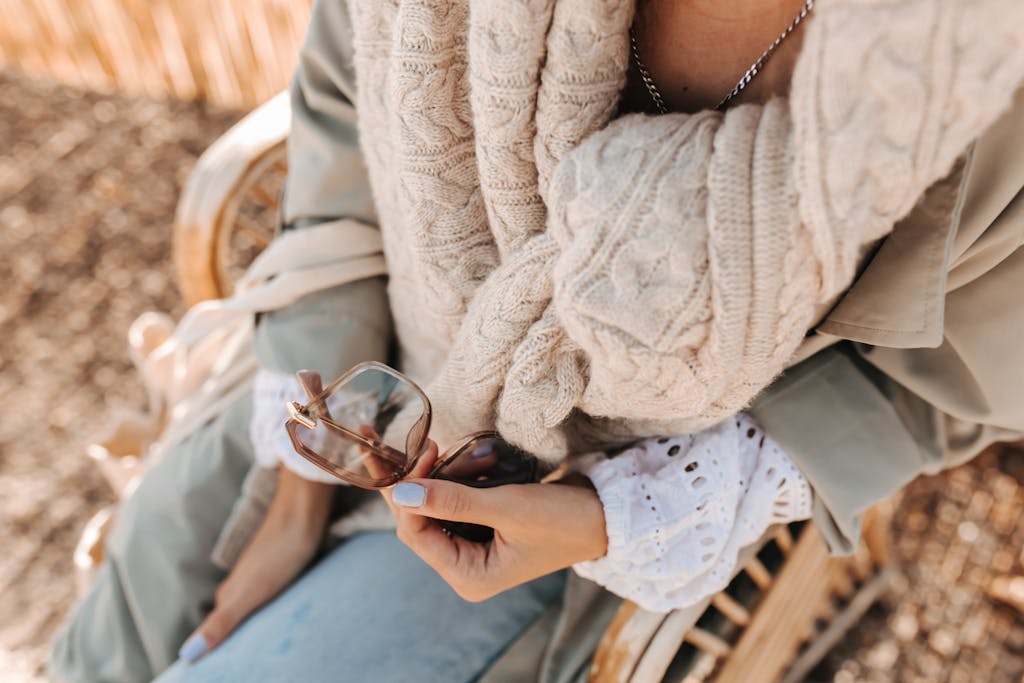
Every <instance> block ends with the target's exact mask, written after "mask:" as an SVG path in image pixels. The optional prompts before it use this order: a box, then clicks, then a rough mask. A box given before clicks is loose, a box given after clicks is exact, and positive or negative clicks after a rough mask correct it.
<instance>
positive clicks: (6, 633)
mask: <svg viewBox="0 0 1024 683" xmlns="http://www.w3.org/2000/svg"><path fill="white" fill-rule="evenodd" d="M237 116H238V114H237V113H234V112H225V111H214V110H210V109H208V108H204V107H202V106H201V105H193V104H182V103H176V102H157V101H151V100H146V99H137V98H133V99H129V98H123V97H117V96H107V95H97V94H91V93H82V92H78V91H75V90H72V89H68V88H63V87H58V86H53V85H50V84H46V83H41V82H38V81H29V80H26V79H24V78H22V77H19V76H16V75H13V74H0V141H3V143H4V144H3V147H2V148H0V246H2V247H3V248H2V249H0V282H2V283H3V287H2V288H0V368H2V372H0V397H2V404H3V406H4V411H3V417H2V421H0V539H3V541H2V542H3V546H2V552H0V681H4V682H5V683H7V682H10V683H20V682H27V681H35V680H40V679H41V676H42V666H43V661H44V657H45V650H46V643H47V641H48V639H49V637H50V635H51V634H52V632H53V630H54V628H56V626H57V625H58V623H59V622H60V619H61V618H62V616H63V615H64V613H65V612H66V610H67V609H68V607H69V605H70V604H71V602H72V600H73V598H74V581H73V580H72V575H71V553H72V550H73V548H74V545H75V542H76V540H77V538H78V535H79V533H80V532H81V529H82V527H83V525H84V524H85V523H86V521H87V520H88V519H89V518H90V516H92V515H93V514H94V513H95V512H96V511H97V510H98V509H100V508H101V507H103V506H104V505H107V504H110V503H111V502H113V499H112V496H111V494H110V492H109V490H108V489H107V488H106V485H105V483H104V482H103V480H102V479H101V478H100V476H99V474H98V472H97V471H96V470H95V468H94V467H93V466H92V464H91V462H90V461H89V460H88V459H87V458H86V457H85V456H84V445H85V444H86V443H88V437H89V435H90V434H92V433H94V432H95V431H96V430H97V428H98V427H99V426H100V425H101V424H102V423H103V421H104V418H105V416H106V415H108V414H109V411H110V408H111V407H114V406H118V405H121V406H125V405H141V402H142V401H143V400H144V396H143V393H142V389H141V386H140V385H139V384H138V382H137V380H136V379H135V377H134V375H133V372H132V367H131V363H130V361H129V359H128V355H127V350H126V344H125V342H124V338H125V334H126V332H127V330H128V326H129V324H130V323H131V321H132V320H133V319H134V318H135V317H136V316H137V315H138V314H140V313H142V312H143V311H147V310H164V311H170V312H171V313H173V314H176V315H180V313H181V312H182V310H181V302H180V297H179V296H178V293H177V292H176V290H175V288H174V284H173V276H172V272H171V267H170V258H169V246H170V226H171V219H172V215H173V212H174V206H175V200H176V197H177V194H178V191H179V190H180V188H181V186H182V183H183V182H184V180H185V178H186V177H187V174H188V172H189V170H190V168H191V167H192V165H193V163H194V162H195V159H196V158H197V156H198V155H199V154H200V153H201V152H202V150H203V149H204V148H205V147H206V146H207V145H208V144H209V143H210V142H211V141H212V140H213V139H215V138H216V136H217V135H218V134H219V133H220V132H222V131H223V130H225V129H226V128H227V127H228V126H229V125H230V124H231V123H232V122H233V121H234V120H235V119H236V118H237ZM1022 460H1024V459H1022V458H1021V453H1020V452H1015V451H1011V450H1009V449H1004V450H1001V451H998V452H992V453H989V454H986V455H985V456H983V457H982V458H979V459H977V460H976V461H975V462H973V463H971V464H970V465H969V466H967V467H963V468H960V469H958V470H956V471H954V472H951V473H947V474H944V475H942V476H938V477H930V478H924V479H921V480H919V481H918V482H916V483H915V484H914V485H912V486H911V487H910V488H909V489H908V491H907V494H906V496H905V497H904V499H903V502H902V504H901V505H900V508H899V511H898V513H897V516H896V526H897V533H896V540H895V547H896V554H897V556H898V557H899V558H900V560H901V562H902V563H903V572H902V573H901V577H900V579H899V580H898V581H897V583H896V585H895V587H894V589H893V590H892V591H890V592H889V593H888V594H887V595H886V596H885V598H884V600H883V601H882V602H881V603H880V604H878V605H877V606H876V607H875V608H873V609H872V610H871V611H870V612H869V613H868V615H867V616H866V618H865V619H864V620H863V621H862V622H861V623H860V624H859V625H858V627H857V629H856V630H855V631H853V632H851V633H850V634H849V635H848V636H847V638H846V639H845V640H844V641H843V642H842V643H841V644H840V645H839V646H838V647H837V648H836V649H835V650H834V651H833V652H832V654H831V655H830V656H829V657H828V658H827V659H826V661H825V662H824V663H823V664H822V665H821V666H819V667H818V669H817V670H816V671H815V672H814V673H813V675H812V680H813V681H821V682H825V681H834V682H835V683H852V682H854V681H872V682H874V681H897V682H901V683H902V682H906V683H918V682H922V683H924V682H927V683H937V682H938V681H953V682H961V681H963V682H969V683H975V682H986V683H987V682H992V683H1003V682H1006V683H1017V681H1020V680H1021V676H1022V674H1024V619H1022V618H1021V616H1020V615H1019V614H1018V613H1017V612H1015V611H1014V610H1013V609H1012V608H1010V607H1008V606H1005V605H1000V604H997V603H995V602H994V601H992V600H991V599H989V598H988V597H986V596H985V594H984V591H983V587H984V586H985V585H986V583H987V581H988V580H989V578H990V577H991V576H992V575H994V574H999V573H1005V572H1017V573H1020V572H1021V571H1022V568H1021V559H1020V557H1019V555H1018V553H1020V550H1021V548H1022V546H1024V524H1021V521H1022V519H1021V510H1022V509H1024V465H1022Z"/></svg>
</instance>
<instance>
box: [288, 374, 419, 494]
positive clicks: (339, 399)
mask: <svg viewBox="0 0 1024 683" xmlns="http://www.w3.org/2000/svg"><path fill="white" fill-rule="evenodd" d="M307 407H308V409H309V416H310V417H311V418H313V419H314V420H315V422H316V424H315V426H314V427H313V428H308V427H306V426H304V425H302V424H301V423H298V424H296V428H295V435H296V436H297V438H298V439H299V441H300V442H301V443H302V445H303V446H305V447H306V448H307V449H309V450H310V451H312V452H314V453H316V454H317V455H318V456H319V457H320V458H322V459H323V460H326V461H327V462H328V463H329V464H330V465H332V466H333V467H335V468H338V469H341V470H344V471H345V472H346V473H348V474H350V475H355V476H356V477H359V478H361V479H365V480H368V481H369V482H387V483H390V482H391V481H393V480H395V479H396V478H398V477H401V476H402V475H404V474H405V473H406V471H407V469H408V467H407V465H408V461H409V457H408V455H407V453H409V451H408V450H407V448H408V447H409V446H412V447H414V448H421V447H422V444H419V443H417V441H416V439H415V438H410V437H414V436H415V435H414V434H411V432H412V431H414V430H415V431H417V432H423V431H425V428H424V427H420V426H418V425H421V424H422V423H424V422H429V420H426V419H425V414H426V411H427V406H426V403H425V401H424V399H423V397H422V395H421V394H420V393H419V392H418V391H417V390H416V388H415V387H414V386H413V385H412V384H410V383H409V382H407V381H405V380H403V379H401V378H400V377H396V376H395V375H393V374H391V373H389V372H387V371H385V370H383V369H379V368H378V367H376V366H367V367H364V368H361V369H359V370H357V371H356V372H354V373H353V374H352V375H350V376H348V377H346V378H344V379H343V380H340V381H339V382H336V383H335V384H333V385H331V386H329V387H327V390H326V392H325V395H324V396H322V397H321V398H320V399H319V400H317V401H315V402H312V403H310V404H309V405H308V406H307ZM400 414H401V421H402V422H403V423H406V422H407V423H408V426H407V427H403V426H401V425H399V424H397V423H396V422H395V419H396V417H398V416H399V415H400ZM360 437H362V438H360Z"/></svg>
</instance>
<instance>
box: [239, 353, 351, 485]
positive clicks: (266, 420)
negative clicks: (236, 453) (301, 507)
mask: <svg viewBox="0 0 1024 683" xmlns="http://www.w3.org/2000/svg"><path fill="white" fill-rule="evenodd" d="M306 398H307V396H306V392H305V391H303V390H302V387H301V386H300V385H299V381H298V380H297V379H295V377H294V376H292V375H286V374H282V373H277V372H271V371H270V370H264V369H260V370H259V371H257V373H256V378H255V380H254V382H253V392H252V419H251V420H250V421H249V438H250V440H251V441H252V447H253V453H254V455H255V458H256V463H257V464H258V465H260V466H261V467H277V465H278V464H281V465H284V466H285V467H287V468H288V469H289V470H291V471H292V472H294V473H295V474H297V475H299V476H300V477H302V478H303V479H308V480H310V481H318V482H320V483H322V484H343V483H344V482H343V481H342V480H341V479H338V478H337V477H335V476H332V475H330V474H328V473H327V472H324V471H323V470H321V469H320V468H318V467H317V466H316V465H314V464H313V463H311V462H309V461H308V460H306V459H305V458H303V457H302V456H301V455H299V454H298V453H296V452H295V448H294V447H293V446H292V440H291V439H290V438H289V437H288V432H287V431H285V428H284V423H285V422H286V421H287V420H288V409H287V408H286V407H285V406H286V405H287V404H288V402H289V401H298V402H299V403H305V401H306Z"/></svg>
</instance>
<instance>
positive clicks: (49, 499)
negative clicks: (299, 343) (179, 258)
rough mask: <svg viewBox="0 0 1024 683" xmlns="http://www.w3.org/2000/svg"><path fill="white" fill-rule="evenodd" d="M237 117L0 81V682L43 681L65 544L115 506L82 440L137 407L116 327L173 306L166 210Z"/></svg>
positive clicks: (66, 593) (68, 590)
mask: <svg viewBox="0 0 1024 683" xmlns="http://www.w3.org/2000/svg"><path fill="white" fill-rule="evenodd" d="M237 118H238V115H237V114H236V113H232V112H224V111H210V110H208V109H204V108H203V107H201V106H197V105H191V104H182V103H177V102H157V101H151V100H144V99H128V98H123V97H116V96H107V95H96V94H91V93H82V92H78V91H75V90H72V89H68V88H63V87H57V86H53V85H49V84H46V83H41V82H38V81H28V80H26V79H24V78H21V77H18V76H14V75H12V74H0V141H2V142H3V146H2V148H0V246H2V249H0V283H2V287H0V364H2V365H0V367H2V371H0V397H2V404H3V406H4V410H3V415H2V417H0V539H3V546H2V552H0V681H4V682H5V683H8V682H9V683H14V682H15V681H20V680H31V679H32V677H33V676H36V675H38V674H39V673H40V672H41V663H42V662H43V658H44V652H45V647H46V643H47V641H48V640H49V637H50V634H51V633H52V632H53V630H54V628H55V627H56V626H57V624H58V623H59V621H60V619H61V618H62V616H63V614H64V613H65V611H66V610H67V608H68V606H69V604H70V603H71V601H72V599H73V597H74V582H73V580H72V575H71V552H72V550H73V548H74V545H75V542H76V541H77V538H78V535H79V534H80V532H81V530H82V527H83V525H84V524H85V522H86V521H87V520H88V519H89V517H91V516H92V515H93V513H95V512H96V511H97V510H98V509H99V508H101V507H102V506H104V505H107V504H109V503H111V502H112V501H113V499H112V496H111V494H110V491H109V489H108V488H107V486H106V484H105V483H104V481H103V480H102V479H101V478H100V476H99V473H98V472H97V471H96V469H95V468H94V466H93V465H92V463H91V461H90V460H89V459H87V458H86V457H85V455H84V451H85V448H84V447H85V444H86V443H88V437H89V435H91V434H93V433H94V432H96V431H97V429H98V427H100V426H101V425H102V424H103V423H104V420H105V418H106V416H107V415H108V413H109V408H110V407H111V406H118V405H121V406H128V405H143V403H142V402H143V401H144V400H145V397H144V394H143V392H142V388H141V385H140V384H139V383H138V381H137V380H136V378H135V376H134V373H133V370H132V366H131V362H130V360H129V359H128V354H127V346H126V343H125V336H126V334H127V331H128V326H129V325H130V324H131V322H132V320H134V318H135V317H136V316H138V315H139V314H140V313H142V312H144V311H147V310H165V311H170V312H172V313H174V314H180V313H181V312H182V310H181V303H180V297H179V296H178V292H177V291H176V289H175V287H174V282H173V279H172V277H173V276H172V272H171V267H170V258H169V246H170V229H171V221H172V217H173V215H174V207H175V202H176V199H177V196H178V193H179V190H180V188H181V186H182V184H183V182H184V180H185V179H186V177H187V175H188V172H189V170H190V169H191V167H192V165H193V164H194V162H195V160H196V158H197V157H198V155H199V154H200V153H201V152H202V151H203V149H205V148H206V146H207V145H209V143H210V142H211V141H213V140H214V139H215V138H216V137H217V135H218V134H219V133H220V132H221V131H223V130H225V129H226V128H227V127H228V126H229V125H230V124H231V123H233V122H234V121H235V120H236V119H237Z"/></svg>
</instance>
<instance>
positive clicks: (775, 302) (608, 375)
mask: <svg viewBox="0 0 1024 683" xmlns="http://www.w3.org/2000/svg"><path fill="white" fill-rule="evenodd" d="M470 4H472V10H470ZM350 8H351V12H352V18H353V25H354V29H355V68H356V74H357V78H358V80H359V82H360V84H361V87H360V88H359V100H358V103H357V108H358V110H359V113H360V126H361V134H362V145H363V148H364V151H365V157H366V161H367V165H368V168H369V170H370V178H371V184H372V186H373V188H374V192H375V198H376V204H377V207H378V209H379V213H380V220H381V229H382V231H383V234H384V240H385V252H386V257H387V260H388V270H389V272H390V274H391V284H390V294H391V301H392V308H393V312H394V315H395V318H396V324H397V327H398V332H399V337H400V341H401V344H402V351H403V355H404V362H405V366H404V367H405V368H406V369H407V370H408V371H410V372H411V373H412V374H413V375H414V376H417V377H418V378H420V379H421V380H433V381H432V383H431V384H430V386H429V389H428V393H429V394H430V395H431V398H432V400H433V403H434V405H435V407H436V408H437V410H438V416H437V423H438V425H437V426H438V428H439V430H440V432H439V435H440V436H441V437H442V441H443V440H444V437H445V436H449V437H450V436H454V435H457V434H459V433H466V432H468V431H471V430H473V429H476V428H481V427H488V426H493V425H494V424H497V426H498V428H499V429H500V430H501V431H502V432H503V434H505V435H506V436H507V437H508V438H510V439H511V440H513V441H515V442H517V443H518V444H520V445H521V446H523V447H524V448H526V449H527V450H529V451H532V452H535V453H538V454H540V455H542V456H544V457H547V458H550V459H560V458H562V457H564V456H565V455H566V454H568V453H570V452H578V451H579V450H582V449H588V448H589V447H591V446H594V445H597V446H607V445H608V444H609V443H612V442H623V441H626V440H629V439H632V438H635V437H639V436H649V435H656V434H679V433H687V432H694V431H697V430H700V429H702V428H704V427H706V426H708V425H711V424H714V423H716V422H718V421H720V420H722V419H723V418H725V417H727V416H730V415H732V414H734V413H736V412H737V411H738V410H740V409H741V408H742V407H743V406H744V405H745V404H746V403H747V402H749V401H750V400H751V398H752V397H753V396H754V395H755V394H756V393H757V392H758V391H759V390H760V389H761V388H762V387H764V386H765V385H766V384H767V383H768V382H770V381H771V379H772V378H773V377H774V376H775V375H777V374H778V373H779V372H780V371H781V370H782V369H783V368H784V367H785V365H786V363H787V360H788V359H789V358H790V357H791V355H792V354H793V352H794V351H795V350H796V348H797V347H798V345H799V344H800V342H801V340H802V339H803V337H804V335H805V334H806V332H807V330H808V328H809V327H811V326H812V325H813V324H814V322H815V312H816V310H817V308H818V307H819V306H821V305H822V304H824V303H826V302H828V301H830V300H831V299H833V298H834V297H835V296H836V295H837V294H838V293H840V292H841V291H842V290H843V289H844V288H845V287H847V286H848V284H849V283H850V282H851V280H852V278H853V276H854V269H855V266H856V261H857V256H858V254H859V252H860V250H861V248H862V247H863V246H864V245H865V244H869V243H871V242H873V241H875V240H877V239H879V238H880V237H882V236H884V235H885V234H886V233H887V232H888V231H889V230H890V229H891V227H892V225H893V223H894V222H895V221H897V220H898V219H899V218H900V217H902V216H903V215H905V214H906V213H907V212H908V211H909V210H910V209H911V208H912V206H913V204H914V203H915V201H916V200H917V199H918V197H919V196H920V195H921V193H922V192H923V191H924V189H925V188H926V187H928V186H929V185H930V184H931V183H933V182H934V181H935V180H937V179H939V178H940V177H942V176H943V175H944V174H945V173H947V172H948V170H949V168H950V166H951V164H952V163H953V161H954V160H955V158H956V157H957V156H958V155H959V154H961V153H962V152H963V151H964V149H965V148H966V146H967V145H968V144H969V143H970V142H971V140H972V139H973V138H975V137H976V136H977V135H978V134H979V133H980V132H981V131H982V130H983V129H984V128H985V127H986V126H988V125H989V124H990V123H991V122H992V121H993V120H994V119H995V118H996V117H997V116H998V114H999V113H1000V112H1002V111H1003V110H1004V109H1005V108H1006V107H1007V106H1008V105H1009V103H1010V97H1011V94H1012V92H1013V91H1014V90H1015V89H1016V88H1017V87H1018V86H1019V84H1020V82H1021V80H1022V77H1024V3H1022V2H1020V0H820V2H819V3H818V5H817V7H816V10H815V16H814V18H813V20H812V21H811V22H809V23H808V26H807V33H806V35H805V41H804V47H803V52H802V55H801V57H800V59H799V62H798V64H797V68H796V71H795V74H794V77H793V82H792V88H791V95H790V97H789V99H788V100H782V99H775V100H773V101H771V102H770V103H768V104H767V105H765V106H749V105H748V106H740V107H737V108H735V109H733V110H731V111H729V112H727V113H726V114H725V115H724V116H723V115H722V114H718V113H712V112H706V113H701V114H696V115H670V116H663V117H658V118H650V117H646V116H640V115H630V116H625V117H622V118H620V119H618V120H615V121H612V117H613V115H614V113H615V110H616V104H617V97H618V93H619V91H620V89H621V87H622V86H623V83H624V78H625V72H626V69H627V65H628V54H629V49H628V42H627V29H628V26H629V24H630V21H631V18H632V7H631V6H630V3H628V2H622V1H621V0H608V1H605V2H596V1H595V0H559V1H558V2H555V1H554V0H475V1H474V2H473V3H469V2H468V0H402V1H401V2H398V1H397V0H372V1H370V0H364V1H358V2H357V1H355V0H351V1H350Z"/></svg>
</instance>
